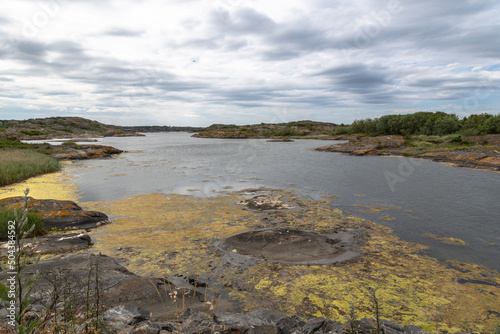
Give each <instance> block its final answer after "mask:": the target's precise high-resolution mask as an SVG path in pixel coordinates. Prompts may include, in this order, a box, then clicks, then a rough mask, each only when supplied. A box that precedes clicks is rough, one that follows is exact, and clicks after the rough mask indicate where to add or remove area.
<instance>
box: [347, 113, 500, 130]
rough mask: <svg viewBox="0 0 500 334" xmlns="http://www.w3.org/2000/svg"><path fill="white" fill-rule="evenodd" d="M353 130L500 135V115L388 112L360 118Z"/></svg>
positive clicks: (353, 124)
mask: <svg viewBox="0 0 500 334" xmlns="http://www.w3.org/2000/svg"><path fill="white" fill-rule="evenodd" d="M349 132H350V133H366V134H368V135H371V136H380V135H403V136H407V135H436V136H443V135H449V134H454V133H460V134H463V135H466V136H474V135H485V134H500V114H498V115H496V116H495V115H492V114H486V113H483V114H478V115H470V116H469V117H464V118H462V119H460V118H459V117H458V116H457V115H455V114H447V113H445V112H442V111H436V112H428V111H420V112H416V113H413V114H405V115H385V116H382V117H379V118H374V119H371V118H367V119H363V120H356V121H354V122H353V123H352V125H351V128H350V130H349Z"/></svg>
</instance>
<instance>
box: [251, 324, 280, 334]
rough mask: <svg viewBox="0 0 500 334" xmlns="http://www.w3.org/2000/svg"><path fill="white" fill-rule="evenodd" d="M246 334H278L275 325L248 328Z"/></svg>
mask: <svg viewBox="0 0 500 334" xmlns="http://www.w3.org/2000/svg"><path fill="white" fill-rule="evenodd" d="M246 334H278V328H276V326H275V325H261V326H256V327H252V328H250V329H249V330H248V331H247V332H246Z"/></svg>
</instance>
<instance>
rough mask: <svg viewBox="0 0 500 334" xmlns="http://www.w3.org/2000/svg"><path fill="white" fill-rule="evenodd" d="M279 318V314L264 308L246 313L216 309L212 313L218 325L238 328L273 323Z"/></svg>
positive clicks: (242, 328)
mask: <svg viewBox="0 0 500 334" xmlns="http://www.w3.org/2000/svg"><path fill="white" fill-rule="evenodd" d="M281 318H283V317H282V316H281V315H279V314H276V313H273V312H270V311H265V310H256V311H253V312H250V313H247V314H241V313H232V312H224V311H217V312H215V314H214V320H215V321H216V322H217V323H218V324H219V325H223V326H224V327H226V328H235V329H240V330H244V329H249V328H251V327H256V326H263V325H274V324H276V323H277V322H278V321H279V320H280V319H281Z"/></svg>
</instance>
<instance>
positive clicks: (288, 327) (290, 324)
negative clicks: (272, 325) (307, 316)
mask: <svg viewBox="0 0 500 334" xmlns="http://www.w3.org/2000/svg"><path fill="white" fill-rule="evenodd" d="M305 325H306V322H305V321H304V320H302V319H301V318H300V317H298V316H297V315H293V316H291V317H286V318H283V319H281V320H279V321H278V322H277V323H276V327H277V328H278V334H291V333H292V332H293V331H294V330H296V329H300V328H302V327H304V326H305Z"/></svg>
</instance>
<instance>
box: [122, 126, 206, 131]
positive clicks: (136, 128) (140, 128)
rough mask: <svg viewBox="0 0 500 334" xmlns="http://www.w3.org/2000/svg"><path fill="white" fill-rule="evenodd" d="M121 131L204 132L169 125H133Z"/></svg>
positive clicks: (200, 128) (198, 129) (192, 128)
mask: <svg viewBox="0 0 500 334" xmlns="http://www.w3.org/2000/svg"><path fill="white" fill-rule="evenodd" d="M123 129H125V130H126V131H133V132H198V131H203V130H205V128H203V127H192V126H170V125H134V126H124V127H123Z"/></svg>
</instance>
